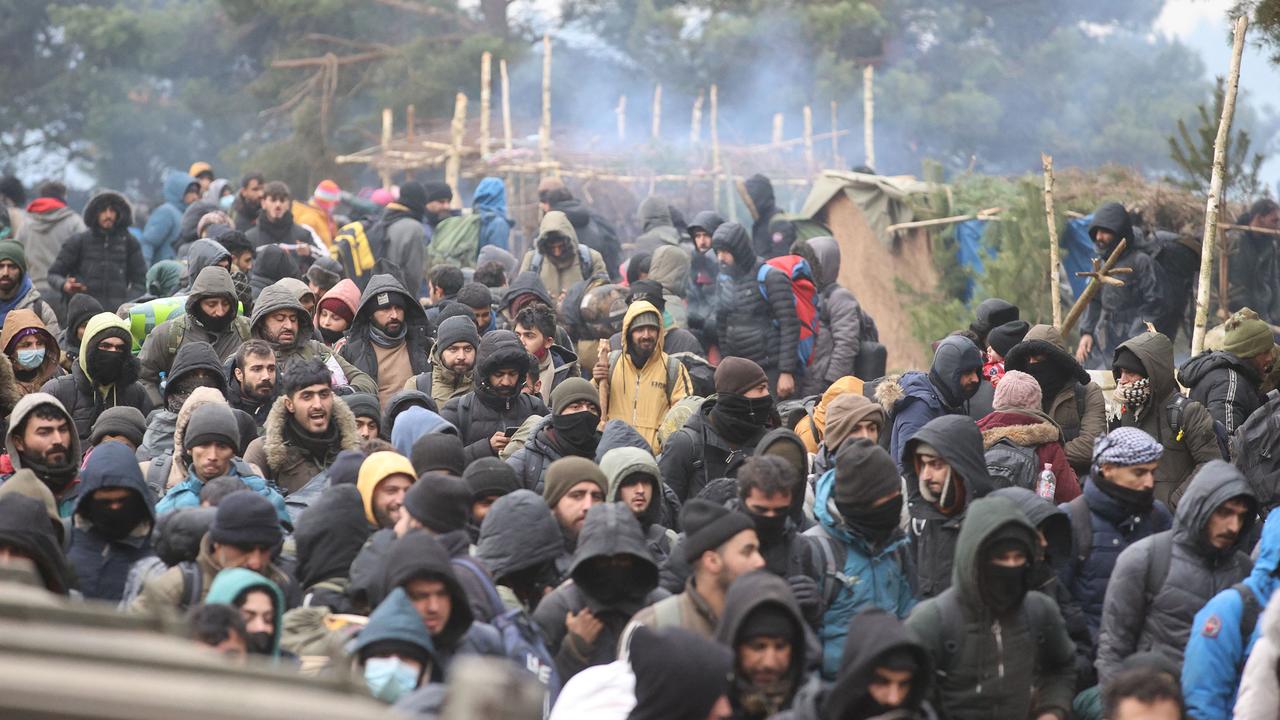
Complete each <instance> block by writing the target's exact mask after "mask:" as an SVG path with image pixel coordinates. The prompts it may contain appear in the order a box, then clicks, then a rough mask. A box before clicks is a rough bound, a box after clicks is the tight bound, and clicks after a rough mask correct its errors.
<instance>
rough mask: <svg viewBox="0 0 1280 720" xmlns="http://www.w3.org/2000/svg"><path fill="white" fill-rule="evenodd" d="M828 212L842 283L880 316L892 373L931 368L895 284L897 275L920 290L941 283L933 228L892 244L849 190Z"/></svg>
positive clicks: (883, 340) (828, 206) (832, 204)
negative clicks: (932, 244)
mask: <svg viewBox="0 0 1280 720" xmlns="http://www.w3.org/2000/svg"><path fill="white" fill-rule="evenodd" d="M826 212H827V226H828V227H829V228H831V233H832V235H833V236H834V237H835V238H836V241H837V242H839V243H840V282H841V284H843V285H844V286H845V287H847V288H849V289H850V290H852V291H853V294H854V295H855V296H857V298H858V302H860V303H862V305H863V306H864V307H865V308H866V310H867V312H868V313H870V314H871V316H872V317H873V318H875V320H876V327H878V328H879V329H880V342H881V343H883V344H884V346H885V347H887V348H888V349H889V364H888V367H889V370H890V372H894V371H900V370H909V369H922V368H927V367H928V363H929V356H928V354H927V350H926V348H925V347H924V345H922V344H921V343H920V342H919V341H918V340H916V338H915V337H914V336H913V335H912V334H911V315H910V312H909V310H910V308H909V307H908V306H907V304H906V302H905V301H904V298H902V297H901V296H900V295H899V294H898V293H897V291H896V290H895V289H894V278H895V277H897V278H902V280H904V281H906V282H907V283H909V284H911V286H912V287H915V288H918V289H921V290H926V289H932V288H934V287H935V286H936V285H937V284H938V273H937V271H936V270H935V269H934V267H933V256H932V252H931V249H930V241H929V235H928V233H927V232H925V231H923V230H917V231H914V232H912V233H910V234H906V233H903V234H901V239H900V240H899V241H898V242H897V243H896V245H897V247H896V248H895V249H890V248H889V247H888V246H887V245H885V244H884V243H883V242H881V240H880V239H879V238H877V237H876V236H875V234H874V233H872V231H871V227H870V226H869V225H868V224H867V221H866V218H865V217H864V216H863V215H862V211H861V210H859V209H858V207H857V206H856V205H854V204H853V201H851V200H849V198H848V197H847V196H845V194H844V193H840V194H838V195H836V197H835V198H834V199H833V200H832V201H831V202H830V203H828V204H827V207H826ZM864 379H871V378H864Z"/></svg>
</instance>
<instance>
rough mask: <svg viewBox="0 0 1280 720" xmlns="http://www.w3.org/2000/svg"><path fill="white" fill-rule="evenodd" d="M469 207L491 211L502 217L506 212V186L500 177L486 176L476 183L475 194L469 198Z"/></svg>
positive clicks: (480, 210)
mask: <svg viewBox="0 0 1280 720" xmlns="http://www.w3.org/2000/svg"><path fill="white" fill-rule="evenodd" d="M471 207H473V208H474V209H475V210H476V211H477V212H486V213H493V214H495V215H501V216H503V217H505V216H506V214H507V186H506V185H504V184H503V183H502V179H501V178H496V177H487V178H485V179H483V180H481V181H480V184H479V185H476V192H475V195H474V196H473V197H472V199H471Z"/></svg>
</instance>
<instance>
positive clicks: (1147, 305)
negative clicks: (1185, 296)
mask: <svg viewBox="0 0 1280 720" xmlns="http://www.w3.org/2000/svg"><path fill="white" fill-rule="evenodd" d="M1099 229H1102V230H1108V231H1110V232H1111V233H1112V234H1113V235H1115V236H1116V242H1119V241H1120V240H1128V241H1129V245H1128V247H1127V248H1125V251H1124V255H1121V256H1120V260H1119V261H1118V262H1117V263H1116V269H1119V268H1131V269H1132V270H1133V272H1132V273H1130V274H1128V275H1125V276H1124V277H1125V280H1124V286H1123V287H1113V286H1111V285H1103V286H1102V292H1100V293H1098V294H1097V295H1096V296H1095V297H1094V299H1093V302H1091V303H1089V307H1088V309H1086V310H1085V313H1084V318H1083V319H1082V320H1081V321H1080V333H1081V334H1082V335H1092V336H1093V337H1094V344H1095V346H1096V347H1098V348H1099V349H1100V350H1101V352H1102V358H1103V360H1104V362H1109V361H1110V360H1111V358H1112V356H1113V355H1115V351H1116V349H1117V348H1118V347H1120V344H1121V343H1123V342H1124V341H1126V340H1128V339H1129V338H1132V337H1136V336H1138V335H1141V334H1142V333H1143V331H1145V330H1146V323H1152V324H1155V323H1156V322H1157V321H1158V320H1159V319H1160V317H1161V315H1162V314H1163V313H1164V304H1165V299H1164V294H1163V292H1162V291H1161V288H1160V280H1159V275H1158V274H1157V272H1158V268H1157V267H1156V263H1155V260H1152V259H1151V256H1150V255H1147V254H1146V253H1145V252H1142V251H1141V250H1139V249H1137V248H1136V247H1135V241H1134V237H1133V224H1132V223H1131V222H1130V220H1129V213H1128V212H1127V211H1126V210H1125V209H1124V206H1123V205H1121V204H1120V203H1107V204H1105V205H1103V206H1102V207H1100V208H1098V209H1097V210H1096V211H1094V213H1093V223H1092V224H1090V225H1089V235H1090V237H1093V236H1095V235H1096V233H1097V231H1098V230H1099ZM1112 247H1114V245H1113V246H1112ZM1110 253H1111V249H1110V248H1108V249H1107V251H1106V254H1107V255H1110ZM1104 259H1105V258H1104ZM1103 315H1105V316H1106V317H1105V319H1104V318H1103ZM1099 333H1101V334H1102V335H1103V337H1101V338H1099V337H1098V335H1099Z"/></svg>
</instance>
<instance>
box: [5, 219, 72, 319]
mask: <svg viewBox="0 0 1280 720" xmlns="http://www.w3.org/2000/svg"><path fill="white" fill-rule="evenodd" d="M22 309H29V310H31V311H32V312H33V313H35V314H36V316H37V317H39V318H40V322H42V323H44V326H45V329H47V330H48V331H49V333H50V334H52V335H53V336H54V337H57V336H58V333H59V332H61V330H60V329H59V326H58V316H57V314H56V313H54V311H53V306H52V305H50V304H49V301H48V300H45V299H44V297H43V296H42V295H41V294H40V291H39V290H37V289H36V288H35V285H33V284H32V283H31V278H30V276H28V275H27V254H26V251H25V250H23V248H22V246H21V245H19V244H18V243H16V242H14V241H12V240H5V241H3V242H0V325H3V324H4V321H5V318H7V317H9V313H10V312H13V311H14V310H22Z"/></svg>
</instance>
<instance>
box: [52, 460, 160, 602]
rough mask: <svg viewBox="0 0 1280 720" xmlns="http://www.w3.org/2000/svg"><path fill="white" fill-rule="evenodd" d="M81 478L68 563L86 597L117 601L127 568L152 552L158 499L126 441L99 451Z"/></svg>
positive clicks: (73, 518) (89, 462)
mask: <svg viewBox="0 0 1280 720" xmlns="http://www.w3.org/2000/svg"><path fill="white" fill-rule="evenodd" d="M81 477H82V480H81V483H80V486H79V488H78V492H79V498H78V499H77V501H76V509H75V513H74V514H73V515H72V526H71V541H70V543H68V547H67V559H68V560H70V561H71V564H72V565H73V566H74V567H75V570H76V577H77V578H78V579H79V583H80V585H79V586H80V592H81V593H83V594H84V596H85V597H87V598H93V599H96V600H108V601H111V602H118V601H119V600H120V597H121V594H122V593H123V592H124V585H125V579H126V578H127V577H128V576H129V569H130V568H131V567H133V564H134V563H135V562H137V561H138V560H141V559H142V558H145V557H148V556H150V555H152V554H154V553H153V551H152V550H151V530H152V527H153V526H154V524H155V513H154V511H153V510H152V506H153V505H154V504H155V501H154V499H153V498H152V496H151V490H150V489H149V488H148V487H147V485H146V483H145V482H143V479H142V471H141V470H139V469H138V464H137V463H136V462H134V461H133V452H132V451H130V450H129V447H128V446H127V445H125V444H123V443H117V442H106V443H103V444H101V445H99V446H98V447H97V448H95V449H94V451H93V455H92V456H91V457H90V458H89V461H88V462H87V463H86V464H85V467H84V471H83V473H81Z"/></svg>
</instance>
